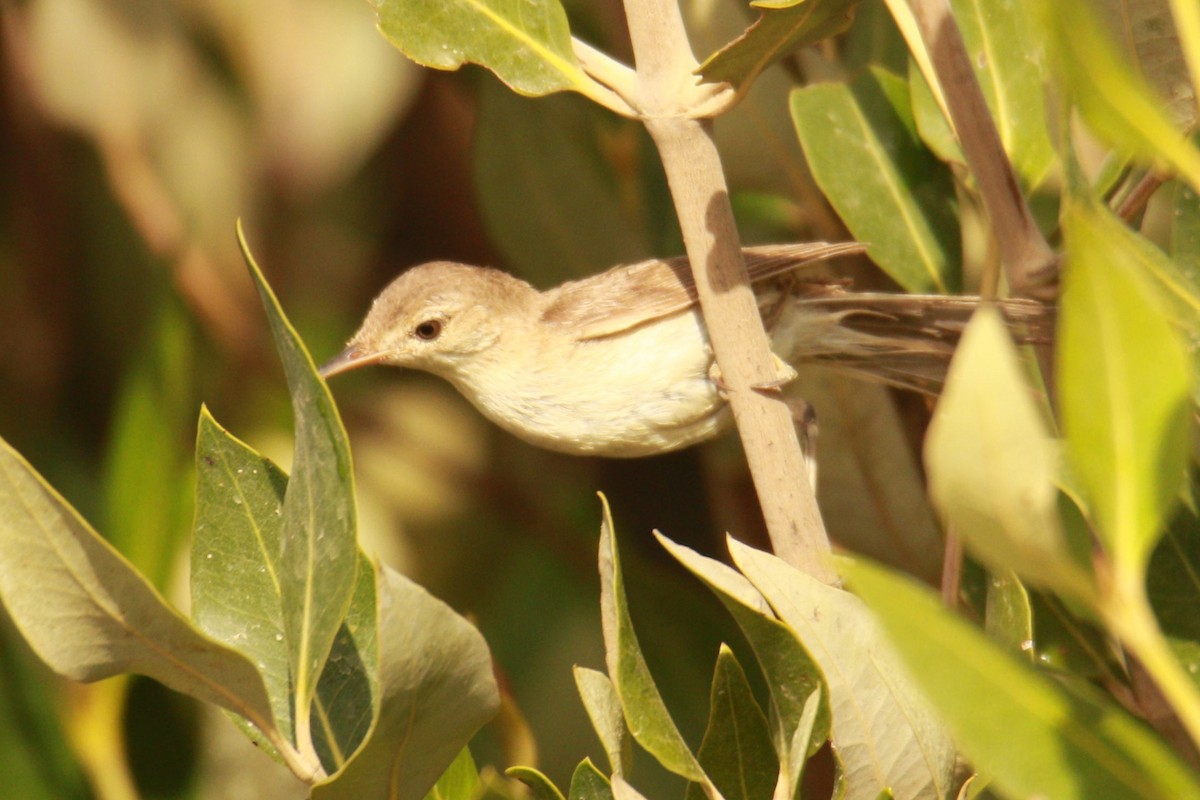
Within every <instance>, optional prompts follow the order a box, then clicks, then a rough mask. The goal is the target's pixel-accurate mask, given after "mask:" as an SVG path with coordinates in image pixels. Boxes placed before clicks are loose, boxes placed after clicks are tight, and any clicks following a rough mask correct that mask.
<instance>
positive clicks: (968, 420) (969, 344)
mask: <svg viewBox="0 0 1200 800" xmlns="http://www.w3.org/2000/svg"><path fill="white" fill-rule="evenodd" d="M925 465H926V469H927V470H928V472H929V491H930V494H931V495H932V497H933V499H934V503H935V504H936V505H937V506H938V508H939V509H940V510H941V512H942V514H943V516H944V517H945V518H946V520H947V521H949V522H950V524H951V525H952V526H953V528H954V530H955V532H956V533H958V535H959V536H961V537H962V538H963V540H964V541H965V542H966V543H967V545H968V546H969V547H970V548H971V550H972V552H974V553H975V554H976V555H977V556H978V557H979V558H980V559H981V560H983V561H984V562H985V563H986V564H988V565H989V566H990V567H991V568H992V569H993V570H994V571H1001V572H1002V571H1004V570H1010V569H1011V570H1013V571H1015V572H1016V573H1017V574H1018V575H1020V576H1021V577H1022V578H1024V579H1026V580H1028V581H1030V582H1032V583H1034V584H1037V585H1039V586H1045V587H1049V588H1053V589H1055V590H1057V591H1060V592H1062V593H1064V594H1065V595H1067V596H1069V597H1072V598H1074V599H1076V600H1084V601H1087V602H1091V598H1092V596H1093V594H1094V590H1093V587H1092V580H1091V576H1090V574H1089V572H1088V571H1087V569H1086V567H1085V566H1084V565H1085V564H1086V559H1087V558H1088V557H1089V554H1088V552H1087V548H1088V545H1087V543H1084V552H1083V554H1082V556H1077V555H1075V554H1074V553H1073V552H1072V549H1071V546H1070V544H1069V542H1068V540H1067V538H1066V536H1065V534H1064V532H1063V529H1062V526H1061V525H1060V524H1059V517H1058V489H1057V486H1056V481H1057V478H1058V474H1059V457H1058V448H1057V444H1056V442H1055V440H1054V439H1053V438H1052V437H1051V436H1050V434H1049V432H1048V431H1047V430H1046V425H1045V423H1044V422H1043V421H1042V417H1041V415H1040V412H1039V410H1038V408H1037V406H1036V405H1035V403H1034V401H1033V396H1032V390H1031V389H1030V387H1029V385H1028V384H1027V382H1026V381H1025V380H1024V379H1023V377H1022V373H1021V365H1020V364H1019V363H1018V358H1017V352H1016V347H1015V345H1013V343H1012V340H1011V338H1010V337H1009V334H1008V330H1007V327H1006V326H1005V323H1004V321H1003V319H1002V318H1001V316H1000V314H999V312H998V311H996V310H995V309H994V308H989V307H986V306H984V307H981V308H980V309H979V311H977V312H976V313H975V315H974V317H973V318H972V320H971V322H970V323H969V324H968V325H967V329H966V331H965V332H964V333H963V337H962V341H961V342H960V343H959V346H958V351H957V352H956V354H955V356H954V360H953V362H952V363H951V365H950V372H949V375H948V376H947V380H946V389H945V392H944V393H943V395H942V399H941V401H940V402H939V403H938V406H937V410H936V412H935V413H934V417H933V421H932V422H931V423H930V426H929V434H928V436H927V437H926V440H925Z"/></svg>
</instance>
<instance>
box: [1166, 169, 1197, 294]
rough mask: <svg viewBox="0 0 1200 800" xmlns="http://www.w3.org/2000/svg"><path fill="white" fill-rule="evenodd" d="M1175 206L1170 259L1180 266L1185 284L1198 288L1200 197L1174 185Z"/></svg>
mask: <svg viewBox="0 0 1200 800" xmlns="http://www.w3.org/2000/svg"><path fill="white" fill-rule="evenodd" d="M1174 205H1175V213H1174V214H1172V215H1171V222H1172V224H1171V258H1172V260H1173V261H1174V262H1175V263H1176V264H1178V265H1179V269H1180V270H1181V271H1182V272H1183V275H1184V278H1185V280H1187V282H1188V284H1189V285H1190V286H1193V287H1195V286H1197V285H1200V194H1197V193H1196V190H1195V189H1193V188H1191V187H1190V186H1188V185H1187V184H1185V183H1180V182H1176V183H1175V204H1174ZM1193 294H1200V292H1194V293H1193Z"/></svg>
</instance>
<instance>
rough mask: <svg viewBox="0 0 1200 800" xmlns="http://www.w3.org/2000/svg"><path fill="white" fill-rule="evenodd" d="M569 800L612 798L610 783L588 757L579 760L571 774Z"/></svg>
mask: <svg viewBox="0 0 1200 800" xmlns="http://www.w3.org/2000/svg"><path fill="white" fill-rule="evenodd" d="M567 797H568V798H570V800H613V789H612V784H611V783H609V781H608V778H606V777H604V774H603V773H601V772H600V770H598V769H596V767H595V766H594V765H593V764H592V760H591V759H590V758H585V759H584V760H583V761H581V762H579V766H578V767H576V768H575V774H574V775H572V776H571V789H570V792H568V794H567Z"/></svg>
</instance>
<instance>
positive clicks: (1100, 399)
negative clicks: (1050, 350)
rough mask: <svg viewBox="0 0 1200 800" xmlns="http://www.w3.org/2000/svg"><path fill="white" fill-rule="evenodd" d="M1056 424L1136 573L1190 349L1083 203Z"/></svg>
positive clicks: (1071, 269) (1159, 492)
mask: <svg viewBox="0 0 1200 800" xmlns="http://www.w3.org/2000/svg"><path fill="white" fill-rule="evenodd" d="M1065 228H1066V240H1067V252H1068V253H1069V254H1070V261H1069V263H1068V265H1067V270H1066V281H1065V284H1066V285H1065V288H1064V291H1063V298H1062V312H1061V314H1062V316H1061V334H1060V342H1059V347H1060V349H1059V381H1058V383H1059V392H1060V397H1061V406H1062V416H1063V428H1064V431H1065V433H1066V437H1067V449H1068V451H1069V453H1070V455H1071V458H1072V464H1073V468H1074V472H1075V473H1076V475H1077V476H1078V478H1079V481H1080V484H1081V485H1082V486H1083V487H1084V489H1085V491H1086V493H1087V498H1088V505H1089V508H1090V509H1091V511H1092V514H1093V516H1094V519H1095V522H1096V523H1097V534H1098V535H1099V537H1100V539H1101V541H1102V542H1103V544H1104V545H1105V547H1106V549H1107V550H1108V551H1109V554H1110V557H1111V558H1112V559H1113V562H1114V568H1115V571H1116V572H1117V575H1118V577H1117V580H1118V581H1128V582H1130V583H1140V582H1141V580H1142V578H1141V576H1142V575H1143V572H1144V569H1145V565H1146V559H1148V558H1149V556H1150V552H1151V550H1153V548H1154V544H1155V542H1156V540H1157V538H1158V535H1159V533H1160V526H1161V525H1162V524H1163V522H1164V521H1165V519H1166V515H1167V513H1168V512H1169V510H1170V509H1171V507H1172V506H1173V505H1174V504H1175V502H1176V501H1177V499H1178V495H1179V490H1180V489H1181V488H1182V486H1183V479H1184V464H1185V462H1186V460H1187V457H1188V451H1189V444H1188V411H1187V410H1188V398H1189V397H1190V392H1191V388H1192V384H1191V381H1192V377H1191V359H1190V356H1189V354H1188V351H1187V348H1186V347H1185V345H1184V343H1183V341H1182V339H1181V337H1180V335H1179V333H1178V332H1177V331H1176V330H1175V329H1174V328H1173V326H1172V325H1171V323H1170V322H1169V321H1168V316H1167V313H1166V305H1165V303H1164V302H1163V301H1162V299H1161V298H1160V296H1159V295H1158V294H1157V293H1155V292H1154V291H1153V289H1152V287H1151V285H1150V284H1149V283H1148V282H1147V281H1146V280H1145V278H1144V277H1143V276H1142V275H1140V274H1138V272H1137V271H1136V266H1137V265H1136V264H1134V263H1130V262H1129V261H1128V260H1126V259H1125V258H1123V255H1124V253H1125V252H1126V250H1125V248H1124V247H1123V242H1122V239H1121V237H1119V236H1116V235H1114V234H1113V232H1112V230H1111V227H1110V226H1109V225H1107V224H1106V218H1105V216H1104V215H1103V214H1102V213H1101V212H1099V211H1098V210H1096V209H1095V208H1094V207H1093V206H1092V205H1091V204H1090V203H1086V202H1084V201H1076V202H1074V203H1072V204H1071V205H1069V206H1068V208H1067V214H1066V218H1065Z"/></svg>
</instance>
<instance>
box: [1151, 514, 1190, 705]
mask: <svg viewBox="0 0 1200 800" xmlns="http://www.w3.org/2000/svg"><path fill="white" fill-rule="evenodd" d="M1146 592H1147V594H1148V595H1149V596H1150V603H1151V605H1152V606H1153V607H1154V614H1155V616H1156V617H1157V618H1158V624H1159V626H1160V627H1161V628H1162V632H1163V635H1164V636H1166V637H1167V641H1168V642H1169V643H1170V645H1171V649H1172V650H1174V651H1175V656H1176V657H1177V658H1178V659H1179V661H1180V663H1182V664H1183V666H1184V669H1185V670H1186V671H1187V674H1188V675H1190V676H1191V678H1192V680H1193V681H1196V682H1197V683H1200V614H1197V613H1196V609H1197V608H1200V519H1198V518H1197V516H1196V513H1195V512H1194V511H1193V510H1192V509H1190V508H1183V509H1180V510H1179V512H1178V513H1177V514H1176V515H1175V519H1174V521H1173V522H1172V524H1171V526H1170V528H1168V529H1167V532H1166V534H1165V535H1164V536H1163V538H1162V540H1161V541H1160V542H1159V543H1158V547H1156V548H1155V550H1154V555H1153V556H1152V558H1151V559H1150V568H1149V570H1148V572H1147V576H1146Z"/></svg>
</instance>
